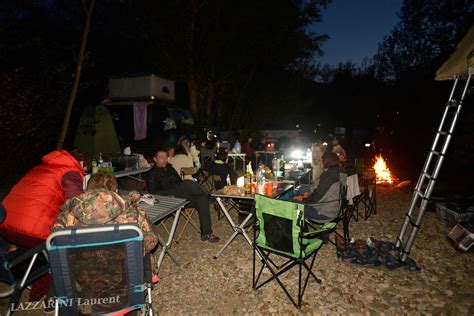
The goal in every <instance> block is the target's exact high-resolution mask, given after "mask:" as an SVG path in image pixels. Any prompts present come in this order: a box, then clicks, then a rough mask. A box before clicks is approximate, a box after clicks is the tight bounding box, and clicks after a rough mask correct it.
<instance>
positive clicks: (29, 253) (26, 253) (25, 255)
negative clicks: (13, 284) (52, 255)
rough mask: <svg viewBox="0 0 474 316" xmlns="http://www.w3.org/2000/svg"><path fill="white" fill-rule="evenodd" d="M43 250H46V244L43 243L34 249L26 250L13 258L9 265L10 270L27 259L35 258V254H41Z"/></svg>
mask: <svg viewBox="0 0 474 316" xmlns="http://www.w3.org/2000/svg"><path fill="white" fill-rule="evenodd" d="M43 250H46V242H42V243H40V244H39V245H37V246H36V247H34V248H31V249H28V250H25V251H24V252H23V253H22V254H21V255H19V256H17V257H15V258H13V259H12V260H11V261H10V262H9V263H8V268H9V269H10V268H12V267H14V266H16V265H17V264H19V263H21V262H23V261H25V260H26V259H28V258H30V257H33V256H34V255H35V254H37V253H40V252H41V251H43Z"/></svg>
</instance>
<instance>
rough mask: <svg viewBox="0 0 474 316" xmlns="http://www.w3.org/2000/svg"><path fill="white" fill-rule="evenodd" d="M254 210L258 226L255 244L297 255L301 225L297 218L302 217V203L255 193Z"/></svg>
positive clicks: (298, 254)
mask: <svg viewBox="0 0 474 316" xmlns="http://www.w3.org/2000/svg"><path fill="white" fill-rule="evenodd" d="M255 210H256V217H257V220H258V222H259V228H260V231H259V234H258V237H257V239H256V243H257V245H258V246H261V247H265V248H271V249H273V250H276V251H278V252H280V253H285V254H286V255H289V256H291V257H299V256H300V255H301V245H300V244H299V240H298V238H299V233H300V231H301V227H300V226H299V224H298V220H301V219H302V218H304V215H303V213H304V205H302V204H298V203H292V202H287V201H280V200H276V199H271V198H267V197H264V196H261V195H256V196H255Z"/></svg>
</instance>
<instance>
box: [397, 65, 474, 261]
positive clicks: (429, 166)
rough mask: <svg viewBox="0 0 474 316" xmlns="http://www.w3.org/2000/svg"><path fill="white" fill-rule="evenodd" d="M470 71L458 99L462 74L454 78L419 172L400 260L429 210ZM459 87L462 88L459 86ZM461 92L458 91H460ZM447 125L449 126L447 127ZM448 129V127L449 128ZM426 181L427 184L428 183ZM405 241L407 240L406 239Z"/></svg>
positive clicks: (399, 242)
mask: <svg viewBox="0 0 474 316" xmlns="http://www.w3.org/2000/svg"><path fill="white" fill-rule="evenodd" d="M471 75H472V74H471V73H469V75H468V76H467V79H466V83H465V85H464V88H463V89H462V90H461V91H462V94H461V95H460V98H459V99H456V98H455V97H454V96H455V92H458V91H457V89H456V88H457V85H458V82H459V81H460V80H461V79H460V78H459V77H458V78H456V80H455V81H454V85H453V89H452V90H451V95H450V96H449V100H448V103H447V104H446V108H445V110H444V113H443V118H442V119H441V123H440V124H439V128H438V131H437V132H436V136H435V138H434V141H433V145H432V146H431V150H430V152H429V153H428V157H427V158H426V161H425V165H424V167H423V171H422V172H421V174H420V177H419V179H418V183H417V184H416V187H415V191H414V192H413V197H412V199H411V204H410V210H409V211H408V213H407V214H406V216H405V221H404V222H403V225H402V227H401V229H400V232H399V233H398V236H397V241H396V247H397V249H398V250H399V251H400V260H401V261H402V262H405V260H406V259H407V257H408V254H409V253H410V249H411V247H412V245H413V242H414V241H415V238H416V234H417V233H418V230H419V229H420V227H421V220H422V219H423V215H424V213H425V210H426V206H427V204H428V201H429V199H430V197H431V193H432V191H433V188H434V186H435V184H436V179H437V177H438V174H439V171H440V169H441V165H442V164H443V161H444V157H445V154H446V151H447V150H448V146H449V142H450V141H451V137H452V134H453V131H454V127H455V126H456V122H457V120H458V117H459V113H460V111H461V106H462V102H463V100H464V96H465V95H466V92H467V90H468V88H469V82H470V80H471ZM458 90H459V89H458ZM458 93H459V92H458ZM447 127H448V128H447ZM446 128H447V129H446ZM425 184H426V186H425ZM420 200H421V203H420V207H419V208H418V210H417V204H418V202H419V201H420ZM409 226H411V231H410V233H409V236H408V238H406V236H405V235H406V234H407V235H408V232H407V230H408V228H409ZM405 240H406V242H405Z"/></svg>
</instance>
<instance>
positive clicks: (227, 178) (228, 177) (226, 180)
mask: <svg viewBox="0 0 474 316" xmlns="http://www.w3.org/2000/svg"><path fill="white" fill-rule="evenodd" d="M225 182H226V183H227V185H230V184H231V183H230V175H227V177H226V178H225Z"/></svg>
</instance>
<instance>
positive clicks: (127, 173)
mask: <svg viewBox="0 0 474 316" xmlns="http://www.w3.org/2000/svg"><path fill="white" fill-rule="evenodd" d="M150 169H151V167H146V168H139V169H137V170H122V171H117V172H114V177H116V178H122V177H132V176H134V175H137V174H140V173H145V172H148V171H150Z"/></svg>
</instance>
